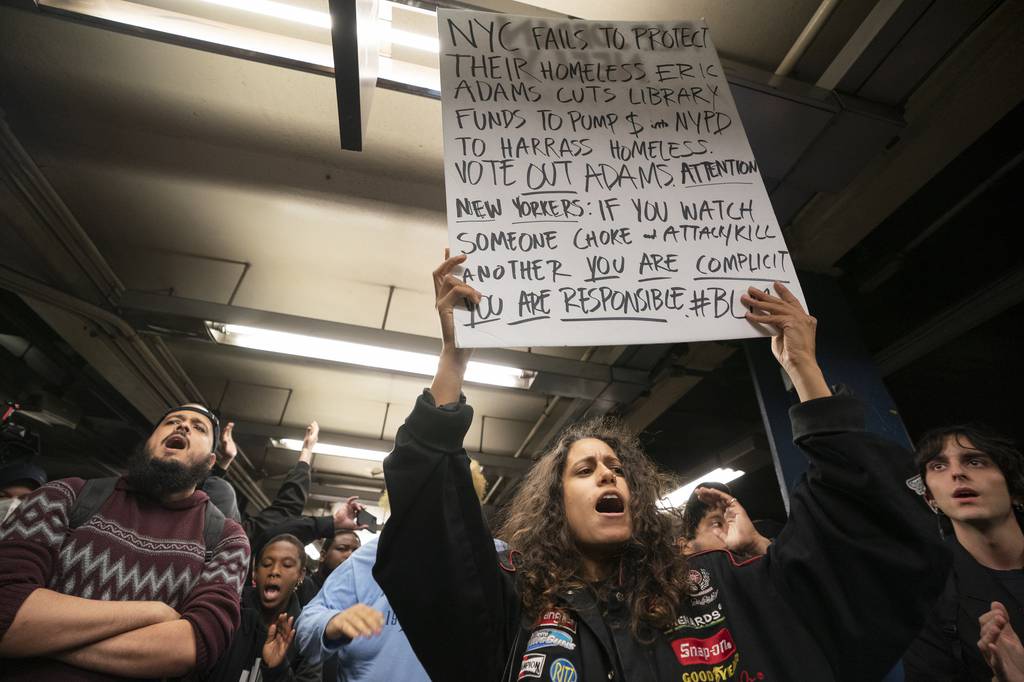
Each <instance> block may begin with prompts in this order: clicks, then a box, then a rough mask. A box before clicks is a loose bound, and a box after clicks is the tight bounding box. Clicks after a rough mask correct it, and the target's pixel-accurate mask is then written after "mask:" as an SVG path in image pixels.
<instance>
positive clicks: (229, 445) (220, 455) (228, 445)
mask: <svg viewBox="0 0 1024 682" xmlns="http://www.w3.org/2000/svg"><path fill="white" fill-rule="evenodd" d="M234 430H235V422H228V425H227V426H225V427H224V431H223V432H221V434H220V447H219V448H217V464H218V466H220V468H221V469H227V468H228V467H229V466H231V463H232V462H234V461H235V457H237V456H238V446H237V445H236V444H235V439H234V437H233V436H232V434H233V432H234Z"/></svg>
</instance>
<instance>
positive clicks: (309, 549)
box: [306, 542, 320, 561]
mask: <svg viewBox="0 0 1024 682" xmlns="http://www.w3.org/2000/svg"><path fill="white" fill-rule="evenodd" d="M306 556H308V557H309V558H310V559H312V560H313V561H320V550H319V549H317V548H316V543H315V542H311V543H309V544H308V545H306Z"/></svg>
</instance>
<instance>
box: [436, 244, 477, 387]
mask: <svg viewBox="0 0 1024 682" xmlns="http://www.w3.org/2000/svg"><path fill="white" fill-rule="evenodd" d="M465 262H466V256H464V255H458V256H449V251H448V249H445V250H444V262H443V263H441V265H439V266H438V268H437V269H436V270H434V298H435V303H434V305H435V307H436V308H437V315H438V318H439V319H440V322H441V357H440V358H439V360H438V363H437V373H436V374H435V375H434V381H433V383H432V384H431V385H430V392H431V394H432V395H433V396H434V401H435V402H436V403H437V404H438V405H444V404H447V403H453V402H455V401H457V400H458V399H459V396H460V395H461V393H462V378H463V376H465V373H466V366H467V365H468V364H469V358H470V356H471V355H472V352H473V351H472V349H468V348H457V347H456V346H455V312H454V309H455V306H456V305H459V304H460V303H463V302H466V301H468V302H469V303H471V304H473V305H475V304H477V303H479V302H480V298H481V294H480V292H479V291H477V290H476V289H474V288H473V287H471V286H469V285H468V284H466V283H465V282H463V281H462V280H461V279H459V278H458V277H456V276H455V275H454V274H453V273H452V271H453V270H454V269H455V268H456V267H458V266H459V265H462V264H463V263H465Z"/></svg>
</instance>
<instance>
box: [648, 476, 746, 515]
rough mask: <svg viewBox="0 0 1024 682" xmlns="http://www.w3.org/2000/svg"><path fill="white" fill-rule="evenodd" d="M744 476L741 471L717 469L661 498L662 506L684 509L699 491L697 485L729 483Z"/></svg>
mask: <svg viewBox="0 0 1024 682" xmlns="http://www.w3.org/2000/svg"><path fill="white" fill-rule="evenodd" d="M743 474H744V472H743V471H740V470H739V469H721V468H719V469H715V470H714V471H711V472H709V473H707V474H704V475H703V476H698V477H697V478H695V479H694V480H693V481H691V482H689V483H687V484H686V485H684V486H683V487H681V488H678V489H676V490H673V491H672V492H670V493H669V494H668V495H666V496H665V497H663V498H661V500H660V502H661V506H662V507H665V508H674V507H682V506H683V505H684V504H686V501H687V500H688V499H690V495H692V494H693V491H694V490H696V489H697V484H699V483H728V482H729V481H735V480H736V479H737V478H739V477H740V476H742V475H743Z"/></svg>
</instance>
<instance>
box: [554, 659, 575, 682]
mask: <svg viewBox="0 0 1024 682" xmlns="http://www.w3.org/2000/svg"><path fill="white" fill-rule="evenodd" d="M548 672H549V675H550V677H551V682H576V678H577V677H578V675H577V674H576V666H574V665H573V664H572V662H571V661H568V660H566V659H564V658H556V659H555V660H554V661H553V662H552V663H551V670H549V671H548Z"/></svg>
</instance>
